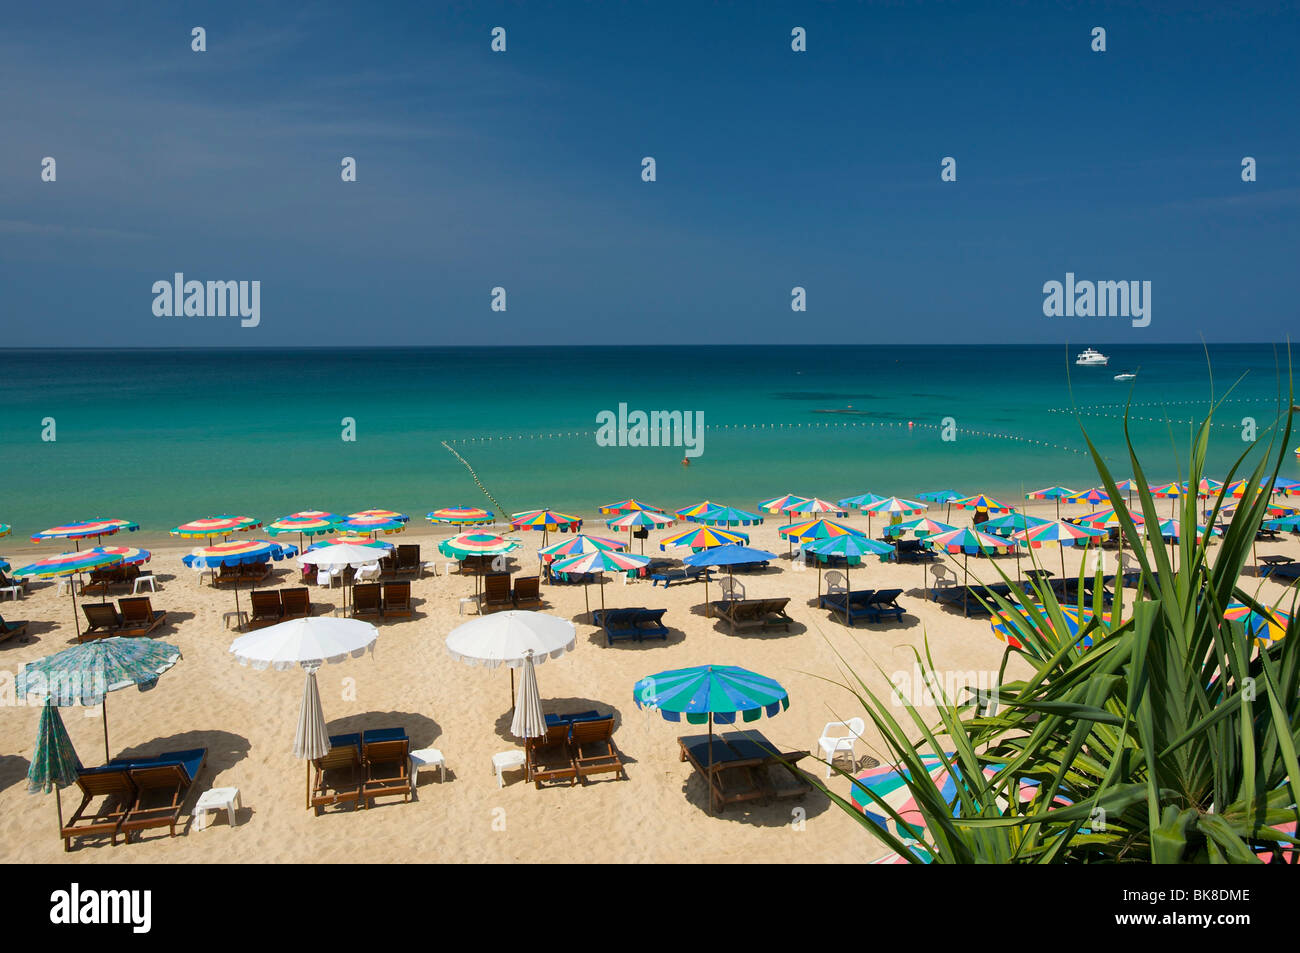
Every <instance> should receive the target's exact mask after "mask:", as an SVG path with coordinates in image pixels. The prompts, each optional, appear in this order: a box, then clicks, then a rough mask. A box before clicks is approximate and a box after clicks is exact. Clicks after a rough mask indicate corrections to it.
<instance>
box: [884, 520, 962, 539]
mask: <svg viewBox="0 0 1300 953" xmlns="http://www.w3.org/2000/svg"><path fill="white" fill-rule="evenodd" d="M956 528H957V527H956V526H949V525H948V524H947V523H940V522H939V521H938V520H932V519H930V518H929V517H928V516H922V517H921V518H920V519H916V520H908V521H907V522H905V523H895V524H894V525H893V526H886V527H885V528H884V530H883V532H884V534H885V535H886V536H902V535H904V534H905V533H911V534H912V535H913V536H914V537H916V538H917V539H924V538H925V537H927V536H933V535H934V534H935V533H950V532H952V531H953V530H955V529H956Z"/></svg>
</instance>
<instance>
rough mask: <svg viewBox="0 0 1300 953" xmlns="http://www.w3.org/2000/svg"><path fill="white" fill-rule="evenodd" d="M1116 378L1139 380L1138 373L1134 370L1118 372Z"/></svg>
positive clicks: (1118, 379)
mask: <svg viewBox="0 0 1300 953" xmlns="http://www.w3.org/2000/svg"><path fill="white" fill-rule="evenodd" d="M1115 380H1117V381H1135V380H1137V374H1135V373H1133V372H1132V371H1125V372H1124V373H1123V374H1116V375H1115Z"/></svg>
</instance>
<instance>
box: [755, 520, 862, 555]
mask: <svg viewBox="0 0 1300 953" xmlns="http://www.w3.org/2000/svg"><path fill="white" fill-rule="evenodd" d="M777 532H778V533H779V534H780V535H782V536H784V537H785V538H786V542H788V543H789V544H790V546H791V547H792V548H791V550H790V551H791V552H793V546H794V541H795V540H799V542H801V543H803V542H807V541H809V540H814V539H827V538H829V537H831V536H846V535H853V536H865V535H866V534H865V533H863V532H862V530H860V529H855V528H854V527H852V526H849V525H848V524H847V523H837V522H835V521H834V520H828V519H815V520H806V521H805V522H802V523H792V524H791V525H789V526H782V527H780V528H779V529H777Z"/></svg>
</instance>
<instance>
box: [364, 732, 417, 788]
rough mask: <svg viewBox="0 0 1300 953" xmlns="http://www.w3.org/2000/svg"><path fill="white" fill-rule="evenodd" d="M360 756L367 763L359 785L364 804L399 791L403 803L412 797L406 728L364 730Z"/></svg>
mask: <svg viewBox="0 0 1300 953" xmlns="http://www.w3.org/2000/svg"><path fill="white" fill-rule="evenodd" d="M361 760H362V761H364V762H365V765H366V780H365V783H364V784H363V785H362V786H361V796H362V798H363V799H364V801H365V805H366V807H371V806H373V805H374V803H375V798H377V797H383V796H385V795H388V794H400V795H402V802H403V803H405V802H407V801H409V800H410V799H411V772H410V765H411V740H410V739H409V738H407V737H406V729H405V728H379V729H374V730H371V731H366V732H363V733H362V735H361Z"/></svg>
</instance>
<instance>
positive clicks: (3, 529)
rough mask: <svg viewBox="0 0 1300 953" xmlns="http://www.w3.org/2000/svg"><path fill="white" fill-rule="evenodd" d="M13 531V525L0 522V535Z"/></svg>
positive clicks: (6, 534)
mask: <svg viewBox="0 0 1300 953" xmlns="http://www.w3.org/2000/svg"><path fill="white" fill-rule="evenodd" d="M13 531H14V529H13V527H12V526H10V525H9V524H8V523H0V536H8V535H9V534H10V533H12V532H13Z"/></svg>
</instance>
